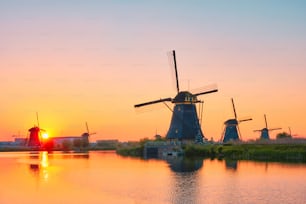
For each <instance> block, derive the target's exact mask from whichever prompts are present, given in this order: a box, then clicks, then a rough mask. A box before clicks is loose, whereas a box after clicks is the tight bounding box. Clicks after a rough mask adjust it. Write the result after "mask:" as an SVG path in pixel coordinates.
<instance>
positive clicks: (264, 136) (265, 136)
mask: <svg viewBox="0 0 306 204" xmlns="http://www.w3.org/2000/svg"><path fill="white" fill-rule="evenodd" d="M264 117H265V124H266V127H265V128H263V129H261V130H254V132H261V134H260V139H266V140H269V139H270V136H269V131H273V130H281V129H282V128H272V129H268V123H267V117H266V114H264Z"/></svg>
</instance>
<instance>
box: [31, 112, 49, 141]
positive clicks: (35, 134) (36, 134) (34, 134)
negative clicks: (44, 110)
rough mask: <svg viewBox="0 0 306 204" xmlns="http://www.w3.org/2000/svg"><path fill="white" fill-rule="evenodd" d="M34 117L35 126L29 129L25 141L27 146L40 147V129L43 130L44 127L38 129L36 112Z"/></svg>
mask: <svg viewBox="0 0 306 204" xmlns="http://www.w3.org/2000/svg"><path fill="white" fill-rule="evenodd" d="M36 119H37V126H36V125H34V127H32V128H30V129H29V132H30V136H29V140H28V142H27V146H29V147H40V146H41V141H40V139H41V131H45V130H44V129H40V127H39V120H38V113H37V112H36Z"/></svg>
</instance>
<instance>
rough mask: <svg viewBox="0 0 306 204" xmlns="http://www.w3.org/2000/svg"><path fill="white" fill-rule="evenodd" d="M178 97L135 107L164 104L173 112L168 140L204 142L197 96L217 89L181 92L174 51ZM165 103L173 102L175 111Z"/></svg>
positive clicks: (173, 52)
mask: <svg viewBox="0 0 306 204" xmlns="http://www.w3.org/2000/svg"><path fill="white" fill-rule="evenodd" d="M172 54H173V61H174V69H175V78H176V88H177V95H176V96H175V97H174V98H170V97H169V98H163V99H159V100H155V101H150V102H146V103H141V104H137V105H135V106H134V107H135V108H139V107H142V106H146V105H151V104H155V103H161V102H162V103H164V104H165V105H166V106H167V107H168V108H169V109H170V110H171V111H172V119H171V124H170V127H169V130H168V133H167V135H166V138H167V139H177V140H194V141H196V142H202V141H203V138H204V135H203V133H202V130H201V127H200V123H199V118H198V115H197V110H196V106H195V104H196V103H200V102H201V101H200V100H198V98H197V96H200V95H204V94H209V93H213V92H217V91H218V89H217V88H210V89H209V90H205V91H204V90H203V91H201V92H199V93H195V94H193V93H191V92H189V91H180V88H179V79H178V72H177V66H176V55H175V51H174V50H173V51H172ZM165 102H172V103H173V104H174V109H173V110H172V109H171V108H170V107H169V106H168V105H167V104H166V103H165Z"/></svg>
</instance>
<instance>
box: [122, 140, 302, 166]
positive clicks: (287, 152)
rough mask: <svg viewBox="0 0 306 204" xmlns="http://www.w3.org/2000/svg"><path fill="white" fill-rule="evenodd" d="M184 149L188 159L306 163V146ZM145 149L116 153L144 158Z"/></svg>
mask: <svg viewBox="0 0 306 204" xmlns="http://www.w3.org/2000/svg"><path fill="white" fill-rule="evenodd" d="M182 147H183V151H184V155H185V156H186V157H199V156H200V157H204V158H224V159H234V160H255V161H280V162H281V161H284V162H306V144H244V143H242V144H222V145H221V144H205V145H196V144H188V145H183V146H182ZM143 149H144V143H135V144H132V145H126V146H121V147H119V148H117V150H116V151H117V153H118V154H120V155H123V156H137V157H142V156H143Z"/></svg>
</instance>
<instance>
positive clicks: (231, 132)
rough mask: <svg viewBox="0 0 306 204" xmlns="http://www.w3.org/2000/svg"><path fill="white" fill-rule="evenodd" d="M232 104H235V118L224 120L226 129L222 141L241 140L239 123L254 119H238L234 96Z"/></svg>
mask: <svg viewBox="0 0 306 204" xmlns="http://www.w3.org/2000/svg"><path fill="white" fill-rule="evenodd" d="M232 105H233V111H234V116H235V118H234V119H229V120H227V121H225V122H224V125H225V127H224V131H223V134H222V137H221V141H222V142H228V141H231V140H240V139H241V133H240V130H239V126H238V124H239V123H241V122H245V121H249V120H252V118H248V119H243V120H238V119H237V113H236V108H235V104H234V99H233V98H232Z"/></svg>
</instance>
